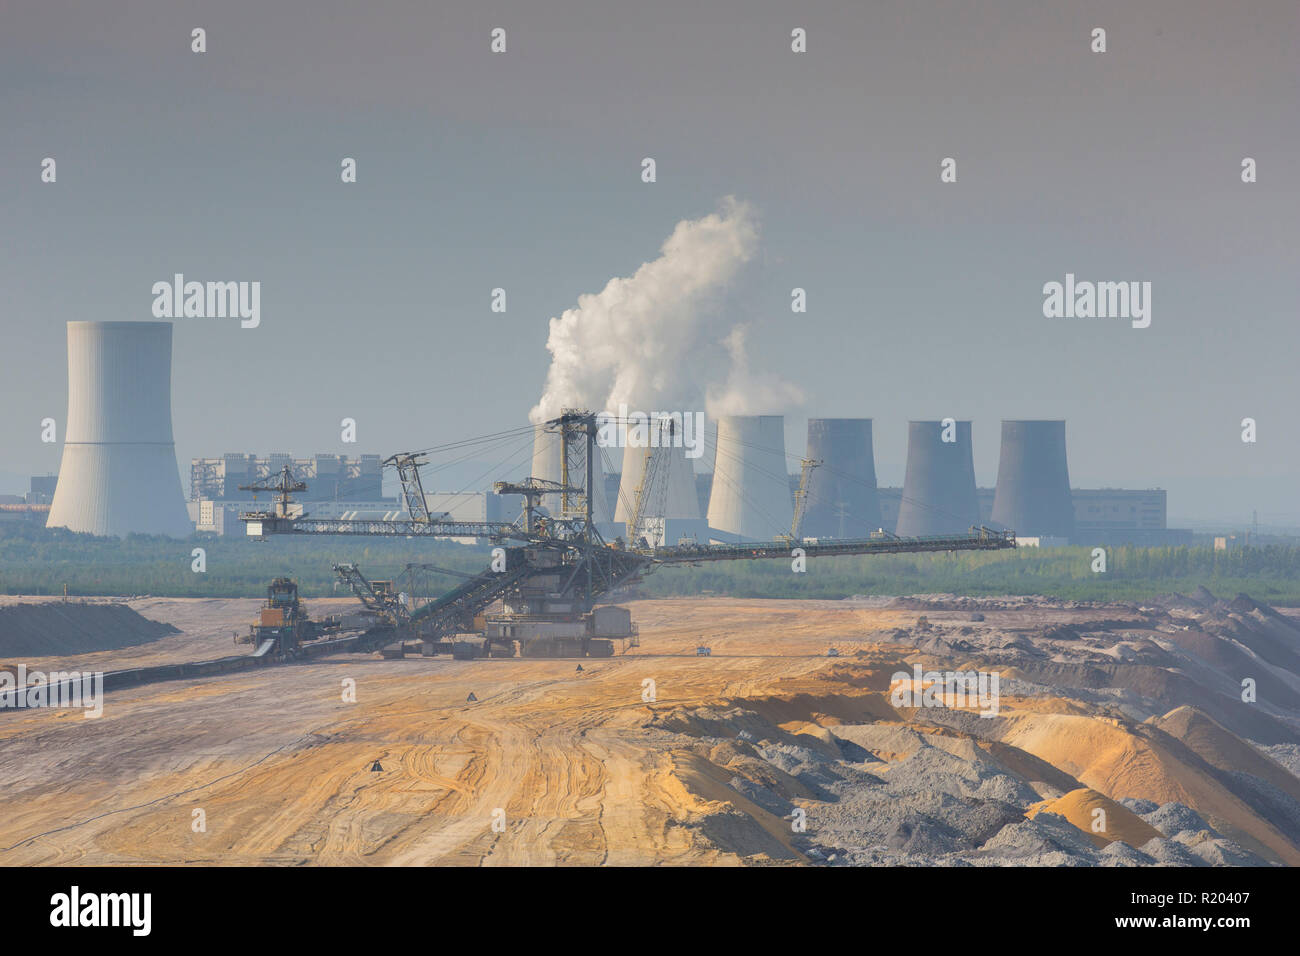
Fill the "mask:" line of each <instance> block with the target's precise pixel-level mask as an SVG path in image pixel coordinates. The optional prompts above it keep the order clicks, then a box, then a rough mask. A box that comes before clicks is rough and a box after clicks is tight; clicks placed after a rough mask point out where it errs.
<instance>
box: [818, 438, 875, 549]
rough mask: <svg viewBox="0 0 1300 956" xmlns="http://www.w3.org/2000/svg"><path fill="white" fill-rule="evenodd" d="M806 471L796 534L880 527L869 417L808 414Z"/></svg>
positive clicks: (844, 534)
mask: <svg viewBox="0 0 1300 956" xmlns="http://www.w3.org/2000/svg"><path fill="white" fill-rule="evenodd" d="M808 457H809V458H811V459H813V460H814V461H820V462H821V464H820V465H818V466H817V467H815V468H813V470H812V473H811V474H810V475H809V476H808V488H807V492H808V497H807V499H806V500H805V508H804V516H803V523H802V525H801V526H800V534H802V535H804V536H806V537H810V538H823V537H827V538H865V537H866V536H867V535H869V534H870V533H871V532H873V531H875V530H876V529H878V528H879V527H880V502H879V500H877V498H876V460H875V455H874V454H873V452H872V448H871V419H870V418H810V419H808Z"/></svg>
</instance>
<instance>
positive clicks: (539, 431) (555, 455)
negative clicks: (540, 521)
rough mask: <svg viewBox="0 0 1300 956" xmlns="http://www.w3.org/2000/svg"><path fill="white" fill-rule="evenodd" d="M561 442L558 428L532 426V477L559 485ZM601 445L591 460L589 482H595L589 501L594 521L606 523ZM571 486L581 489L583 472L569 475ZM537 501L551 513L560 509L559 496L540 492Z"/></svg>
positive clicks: (561, 459) (606, 505)
mask: <svg viewBox="0 0 1300 956" xmlns="http://www.w3.org/2000/svg"><path fill="white" fill-rule="evenodd" d="M563 459H564V452H563V442H562V440H561V437H560V433H559V431H553V432H552V431H547V430H546V429H544V428H542V427H541V426H540V425H537V426H534V429H533V466H532V470H531V471H530V472H529V474H530V475H531V476H532V477H534V478H544V479H545V480H547V481H554V482H555V483H556V484H559V483H560V481H561V479H562V478H563V476H564V469H563V465H562V463H563ZM602 459H603V456H602V455H601V448H600V446H599V445H598V446H596V455H595V459H594V461H593V462H592V466H593V470H592V484H593V485H595V492H596V493H595V496H594V497H593V499H592V502H591V511H592V516H593V517H594V518H595V520H597V521H600V522H606V521H609V520H610V509H609V502H608V501H607V500H606V498H605V468H604V464H603V460H602ZM570 478H571V481H572V482H573V486H574V487H576V488H581V487H582V484H583V482H584V481H585V480H586V476H585V475H572V476H570ZM538 501H539V504H541V506H542V507H543V508H545V509H546V510H547V511H549V512H550V513H551V514H558V513H559V510H560V496H559V495H558V494H554V495H542V497H541V498H540V499H538Z"/></svg>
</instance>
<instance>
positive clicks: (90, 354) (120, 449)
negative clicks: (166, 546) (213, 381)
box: [46, 322, 194, 538]
mask: <svg viewBox="0 0 1300 956" xmlns="http://www.w3.org/2000/svg"><path fill="white" fill-rule="evenodd" d="M171 371H172V326H171V323H170V322H69V323H68V420H67V425H66V426H65V430H64V443H63V463H62V465H61V466H60V468H59V483H58V486H57V487H56V488H55V491H54V501H53V502H52V503H51V505H50V516H49V519H48V520H47V521H46V526H47V527H50V528H67V529H69V530H70V531H82V532H89V533H90V534H97V535H114V536H120V535H126V534H131V533H138V534H162V535H170V536H172V537H178V538H183V537H188V536H189V535H190V534H192V533H193V532H194V525H193V524H191V523H190V520H189V516H188V515H187V514H186V511H185V498H184V495H182V493H181V480H180V473H179V471H178V470H177V467H176V447H175V445H174V443H173V441H172V388H171Z"/></svg>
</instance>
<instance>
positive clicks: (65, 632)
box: [0, 601, 180, 659]
mask: <svg viewBox="0 0 1300 956" xmlns="http://www.w3.org/2000/svg"><path fill="white" fill-rule="evenodd" d="M179 633H180V631H179V630H178V629H177V628H175V627H172V626H171V625H170V624H163V623H160V622H159V621H151V620H149V619H148V618H146V617H142V616H141V615H139V614H137V613H136V612H135V611H134V610H132V609H131V608H130V607H128V606H127V605H125V604H83V603H79V602H65V601H57V602H50V603H48V604H13V605H10V606H8V607H0V659H3V658H10V659H12V658H19V657H27V656H51V655H59V654H80V653H86V652H90V651H108V650H115V649H117V648H119V647H134V646H136V645H137V644H147V643H149V642H150V641H156V640H158V639H159V638H160V637H166V636H167V635H169V634H179Z"/></svg>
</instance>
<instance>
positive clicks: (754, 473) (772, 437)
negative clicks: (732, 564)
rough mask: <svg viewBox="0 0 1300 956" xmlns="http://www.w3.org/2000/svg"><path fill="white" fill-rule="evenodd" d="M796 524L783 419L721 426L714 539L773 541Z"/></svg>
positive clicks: (733, 419) (757, 418)
mask: <svg viewBox="0 0 1300 956" xmlns="http://www.w3.org/2000/svg"><path fill="white" fill-rule="evenodd" d="M793 519H794V502H793V500H792V499H791V496H790V476H789V472H788V470H787V468H786V458H785V422H784V419H783V418H782V416H780V415H731V416H727V417H725V418H720V419H719V420H718V439H717V444H716V456H715V460H714V466H713V488H712V490H711V491H710V493H709V514H708V522H709V534H710V536H711V537H713V538H716V539H718V540H722V541H736V540H745V541H771V540H773V539H774V538H776V537H777V536H778V535H782V534H789V533H790V524H791V522H792V521H793Z"/></svg>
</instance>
